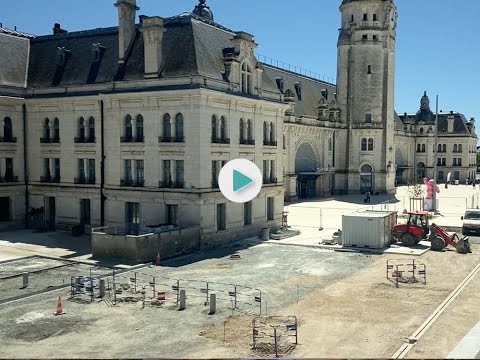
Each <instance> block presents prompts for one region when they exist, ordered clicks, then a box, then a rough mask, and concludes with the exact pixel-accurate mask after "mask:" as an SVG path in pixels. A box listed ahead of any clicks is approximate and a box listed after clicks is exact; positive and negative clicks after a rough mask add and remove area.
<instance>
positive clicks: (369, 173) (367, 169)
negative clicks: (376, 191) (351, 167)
mask: <svg viewBox="0 0 480 360" xmlns="http://www.w3.org/2000/svg"><path fill="white" fill-rule="evenodd" d="M360 192H361V193H362V194H365V193H367V192H373V168H372V167H371V166H370V165H368V164H365V165H363V166H362V168H361V169H360Z"/></svg>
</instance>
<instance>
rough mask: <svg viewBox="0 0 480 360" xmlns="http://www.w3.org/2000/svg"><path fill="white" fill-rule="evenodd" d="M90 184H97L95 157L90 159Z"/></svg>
mask: <svg viewBox="0 0 480 360" xmlns="http://www.w3.org/2000/svg"><path fill="white" fill-rule="evenodd" d="M87 181H88V183H89V184H95V159H88V179H87Z"/></svg>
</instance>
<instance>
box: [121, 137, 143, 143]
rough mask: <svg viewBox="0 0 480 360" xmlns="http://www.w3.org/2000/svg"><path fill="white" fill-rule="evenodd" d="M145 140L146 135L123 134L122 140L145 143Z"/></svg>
mask: <svg viewBox="0 0 480 360" xmlns="http://www.w3.org/2000/svg"><path fill="white" fill-rule="evenodd" d="M144 141H145V137H144V136H135V137H133V136H122V137H121V138H120V142H122V143H143V142H144Z"/></svg>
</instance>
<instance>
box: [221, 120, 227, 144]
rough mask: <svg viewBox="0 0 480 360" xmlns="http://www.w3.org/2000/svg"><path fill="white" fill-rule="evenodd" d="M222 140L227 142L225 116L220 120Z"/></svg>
mask: <svg viewBox="0 0 480 360" xmlns="http://www.w3.org/2000/svg"><path fill="white" fill-rule="evenodd" d="M220 139H222V140H227V121H226V120H225V117H224V116H222V117H221V118H220Z"/></svg>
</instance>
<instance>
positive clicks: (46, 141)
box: [40, 137, 60, 144]
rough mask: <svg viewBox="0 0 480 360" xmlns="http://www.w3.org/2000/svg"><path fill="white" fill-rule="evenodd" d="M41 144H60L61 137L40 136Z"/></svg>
mask: <svg viewBox="0 0 480 360" xmlns="http://www.w3.org/2000/svg"><path fill="white" fill-rule="evenodd" d="M40 144H60V137H53V138H51V137H43V138H40Z"/></svg>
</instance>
